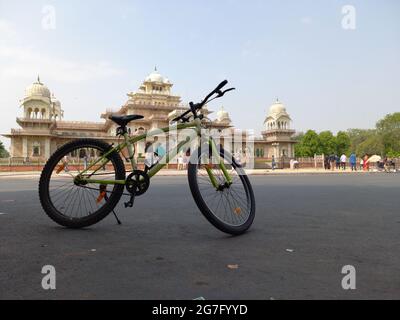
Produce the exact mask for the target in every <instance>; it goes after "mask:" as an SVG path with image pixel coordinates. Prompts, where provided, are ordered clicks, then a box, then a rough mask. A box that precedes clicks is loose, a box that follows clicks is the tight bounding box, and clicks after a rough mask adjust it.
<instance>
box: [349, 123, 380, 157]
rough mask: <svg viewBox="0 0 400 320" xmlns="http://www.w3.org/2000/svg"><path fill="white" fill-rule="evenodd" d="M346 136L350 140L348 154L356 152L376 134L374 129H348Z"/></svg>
mask: <svg viewBox="0 0 400 320" xmlns="http://www.w3.org/2000/svg"><path fill="white" fill-rule="evenodd" d="M347 134H348V136H349V138H350V152H356V151H357V148H359V145H360V144H361V143H363V142H364V141H366V140H368V139H369V138H371V137H373V136H374V135H375V134H376V130H375V129H349V130H347ZM356 153H357V156H359V157H361V156H363V155H364V154H359V153H358V152H356Z"/></svg>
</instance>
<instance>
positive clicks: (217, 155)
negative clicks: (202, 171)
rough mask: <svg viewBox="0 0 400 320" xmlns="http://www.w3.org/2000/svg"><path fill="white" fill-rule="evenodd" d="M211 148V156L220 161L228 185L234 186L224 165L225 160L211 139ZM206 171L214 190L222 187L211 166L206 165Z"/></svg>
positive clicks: (219, 164) (209, 142)
mask: <svg viewBox="0 0 400 320" xmlns="http://www.w3.org/2000/svg"><path fill="white" fill-rule="evenodd" d="M208 144H209V146H210V147H211V155H212V156H214V157H215V159H218V166H219V168H220V169H221V170H222V172H223V174H224V177H225V179H226V182H227V183H228V185H231V184H232V177H231V175H230V174H229V172H228V170H226V167H225V163H224V158H223V157H221V155H220V153H219V152H218V147H217V145H216V143H215V141H214V140H213V139H210V140H209V141H208ZM206 171H207V174H208V177H209V178H210V181H211V183H212V185H213V186H214V188H216V189H218V188H219V187H220V184H219V183H218V181H217V179H216V178H215V175H214V173H213V171H212V170H211V168H210V166H208V165H206Z"/></svg>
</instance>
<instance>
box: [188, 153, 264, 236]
mask: <svg viewBox="0 0 400 320" xmlns="http://www.w3.org/2000/svg"><path fill="white" fill-rule="evenodd" d="M202 150H203V153H202ZM207 150H208V148H203V149H202V148H199V150H198V151H197V153H196V154H195V155H193V157H192V159H191V162H190V164H189V167H188V179H189V186H190V190H191V192H192V195H193V198H194V200H195V202H196V204H197V206H198V208H199V209H200V211H201V212H202V213H203V215H204V216H205V217H206V219H207V220H208V221H209V222H210V223H211V224H212V225H214V226H215V227H216V228H218V229H219V230H221V231H223V232H225V233H229V234H232V235H240V234H242V233H244V232H246V231H247V230H248V229H249V228H250V226H251V224H252V223H253V220H254V217H255V208H256V205H255V198H254V193H253V188H252V187H251V184H250V181H249V178H248V177H247V175H246V173H245V171H244V170H243V168H242V167H241V166H240V164H238V163H237V162H236V161H235V159H234V158H233V157H232V155H230V154H229V153H228V152H226V151H224V150H223V149H221V151H220V157H221V159H223V161H224V164H225V167H226V169H227V170H228V173H229V175H230V176H231V177H232V184H230V185H229V186H225V187H223V188H222V187H221V188H220V189H219V190H218V189H217V188H215V187H214V185H213V184H212V182H211V180H210V178H209V175H208V172H207V170H206V169H207V168H208V169H209V170H211V171H212V173H213V175H214V176H215V178H216V180H217V182H218V184H219V185H220V186H223V185H225V182H226V178H225V176H224V174H223V171H222V170H221V169H220V167H219V165H218V164H214V163H218V161H215V160H214V161H213V159H212V157H210V155H209V152H208V151H207Z"/></svg>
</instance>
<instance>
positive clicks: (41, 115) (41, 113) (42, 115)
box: [40, 109, 46, 119]
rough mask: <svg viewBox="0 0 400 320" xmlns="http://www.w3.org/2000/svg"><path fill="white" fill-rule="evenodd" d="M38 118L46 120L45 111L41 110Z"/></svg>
mask: <svg viewBox="0 0 400 320" xmlns="http://www.w3.org/2000/svg"><path fill="white" fill-rule="evenodd" d="M40 117H41V118H42V119H45V118H46V109H42V110H41V111H40Z"/></svg>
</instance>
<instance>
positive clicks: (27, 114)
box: [26, 108, 32, 119]
mask: <svg viewBox="0 0 400 320" xmlns="http://www.w3.org/2000/svg"><path fill="white" fill-rule="evenodd" d="M26 117H27V118H28V119H30V118H31V117H32V108H29V109H28V110H26Z"/></svg>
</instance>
